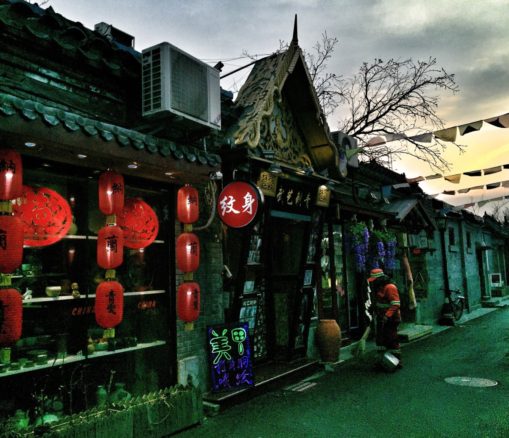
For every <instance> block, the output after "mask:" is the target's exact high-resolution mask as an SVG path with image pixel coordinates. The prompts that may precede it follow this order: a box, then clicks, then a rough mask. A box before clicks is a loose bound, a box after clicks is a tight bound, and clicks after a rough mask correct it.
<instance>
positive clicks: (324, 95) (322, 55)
mask: <svg viewBox="0 0 509 438" xmlns="http://www.w3.org/2000/svg"><path fill="white" fill-rule="evenodd" d="M338 42H339V40H338V39H337V38H336V37H330V36H329V35H327V31H325V32H324V33H323V34H322V39H321V41H317V42H316V44H315V45H314V46H313V51H311V52H308V51H305V52H304V57H305V59H306V64H307V66H308V70H309V74H310V76H311V79H312V80H313V85H314V87H315V90H316V94H317V96H318V99H319V101H320V104H321V106H322V109H323V111H324V113H325V115H326V116H330V115H331V114H332V113H333V112H334V110H335V109H336V108H337V107H338V105H339V100H340V97H341V93H340V92H341V89H342V87H341V85H342V77H341V76H338V75H336V74H335V73H330V72H329V71H328V69H327V64H328V62H329V60H330V58H331V57H332V54H333V52H334V49H335V47H336V45H337V44H338Z"/></svg>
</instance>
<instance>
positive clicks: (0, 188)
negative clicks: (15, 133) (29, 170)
mask: <svg viewBox="0 0 509 438" xmlns="http://www.w3.org/2000/svg"><path fill="white" fill-rule="evenodd" d="M22 188H23V165H22V163H21V156H20V154H19V153H18V152H16V151H13V150H12V149H0V200H1V201H7V200H9V199H15V198H19V197H20V196H21V193H22Z"/></svg>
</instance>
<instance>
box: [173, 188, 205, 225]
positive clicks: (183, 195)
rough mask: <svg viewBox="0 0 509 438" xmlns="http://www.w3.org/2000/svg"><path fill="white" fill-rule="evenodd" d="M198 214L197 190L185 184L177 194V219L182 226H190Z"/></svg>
mask: <svg viewBox="0 0 509 438" xmlns="http://www.w3.org/2000/svg"><path fill="white" fill-rule="evenodd" d="M199 213H200V209H199V204H198V190H196V189H195V188H194V187H191V186H190V185H188V184H186V185H185V186H184V187H181V188H180V189H179V191H178V193H177V218H178V220H179V222H182V223H184V224H192V223H194V222H196V221H197V220H198V215H199Z"/></svg>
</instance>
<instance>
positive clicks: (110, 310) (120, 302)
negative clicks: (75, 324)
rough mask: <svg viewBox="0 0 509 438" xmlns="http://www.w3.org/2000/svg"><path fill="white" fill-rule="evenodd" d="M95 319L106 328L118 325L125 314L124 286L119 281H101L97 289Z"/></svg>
mask: <svg viewBox="0 0 509 438" xmlns="http://www.w3.org/2000/svg"><path fill="white" fill-rule="evenodd" d="M94 310H95V320H96V321H97V324H98V325H99V326H101V327H102V328H105V329H110V328H113V327H116V326H117V325H119V324H120V323H121V322H122V318H123V316H124V288H123V287H122V285H121V284H120V283H119V282H118V281H114V280H108V281H103V282H101V283H99V286H97V289H96V291H95V307H94Z"/></svg>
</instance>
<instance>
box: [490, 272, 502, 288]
mask: <svg viewBox="0 0 509 438" xmlns="http://www.w3.org/2000/svg"><path fill="white" fill-rule="evenodd" d="M503 285H504V280H502V274H500V273H492V274H490V286H491V287H502V286H503Z"/></svg>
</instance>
